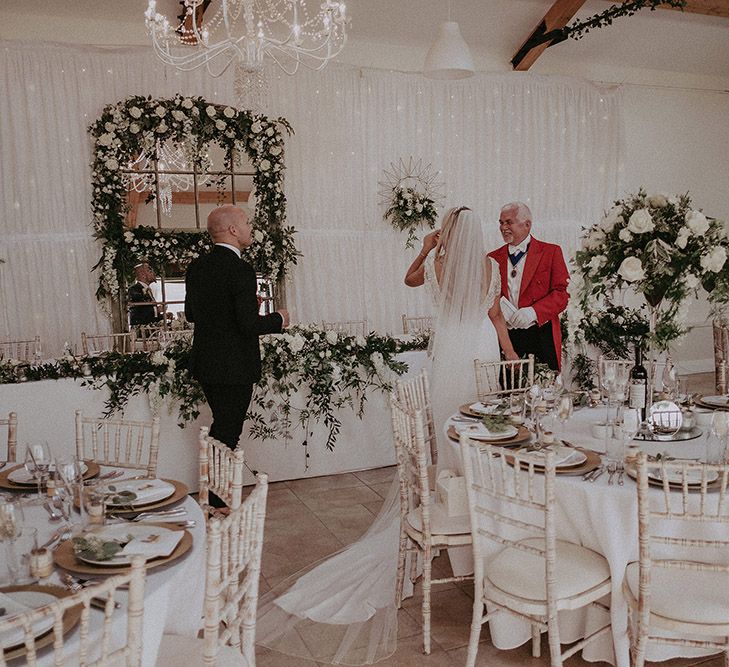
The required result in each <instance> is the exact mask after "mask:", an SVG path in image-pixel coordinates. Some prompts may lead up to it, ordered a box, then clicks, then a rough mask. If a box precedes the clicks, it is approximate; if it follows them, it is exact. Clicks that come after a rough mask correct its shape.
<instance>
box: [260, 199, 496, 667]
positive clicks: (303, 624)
mask: <svg viewBox="0 0 729 667" xmlns="http://www.w3.org/2000/svg"><path fill="white" fill-rule="evenodd" d="M442 230H443V232H442V234H441V241H440V242H439V245H438V247H437V248H436V251H437V252H440V253H441V255H442V257H443V258H444V259H445V261H444V262H443V271H442V278H441V280H440V284H439V281H437V280H436V278H435V270H434V266H433V259H432V257H429V258H428V260H429V263H428V264H426V268H425V273H426V283H427V284H428V285H429V288H430V291H431V295H432V297H433V301H434V306H435V309H436V313H437V317H436V328H435V343H434V345H433V346H432V355H431V356H432V369H431V383H430V385H431V389H432V393H431V399H432V403H433V408H434V414H435V428H436V432H437V434H438V436H439V438H438V457H439V463H441V462H445V464H446V467H453V465H455V463H454V460H453V448H452V447H450V445H448V444H447V443H445V442H444V440H443V437H442V433H441V430H442V425H443V423H444V419H445V418H446V416H447V415H448V414H450V412H452V410H453V409H454V408H455V407H456V406H457V405H459V401H460V403H463V402H467V401H470V400H473V399H474V397H475V395H476V393H475V380H474V373H473V359H474V358H476V357H478V358H481V359H498V358H499V345H498V340H497V337H496V332H495V330H494V328H493V325H492V324H491V322H490V320H489V319H488V316H487V314H486V312H487V310H488V306H487V305H486V302H487V300H488V304H491V303H493V300H494V298H498V293H499V291H500V280H499V273H498V269H496V270H491V271H489V273H490V274H491V281H490V284H489V281H487V280H486V279H485V274H484V269H485V267H486V266H487V264H486V262H487V261H488V260H486V258H485V244H484V237H483V228H482V226H481V222H480V221H479V220H478V219H477V218H476V217H475V216H474V215H473V213H472V212H471V211H470V210H467V209H465V210H464V209H451V210H449V211H448V212H447V213H446V215H445V217H444V222H443V227H442ZM458 467H459V466H458ZM399 534H400V502H399V484H398V479H397V478H395V480H394V481H393V483H392V486H391V488H390V491H389V493H388V496H387V498H386V499H385V502H384V504H383V506H382V509H381V510H380V513H379V514H378V516H377V517H376V519H375V521H374V523H373V524H372V526H371V527H370V528H369V530H368V531H367V532H366V533H365V534H364V535H363V536H362V537H361V538H360V539H359V540H357V542H355V543H354V544H351V545H349V546H347V547H345V548H343V549H342V550H340V551H339V552H337V553H336V554H335V555H333V556H329V557H327V558H325V559H324V560H322V561H319V562H318V563H314V564H313V565H311V566H309V567H308V568H306V569H305V570H303V571H301V572H298V573H297V574H295V575H293V576H291V577H289V578H288V579H286V580H285V581H284V582H282V583H280V584H279V585H277V586H276V587H274V588H273V589H272V590H271V591H269V592H268V593H266V594H265V595H264V596H262V597H261V600H260V605H259V612H258V621H257V629H256V635H257V643H258V644H259V645H261V646H265V647H267V648H270V649H273V650H275V651H279V652H281V653H285V654H287V655H294V656H299V657H304V658H309V659H312V660H316V661H318V662H326V663H331V664H345V665H364V664H371V663H374V662H377V661H379V660H382V659H384V658H386V657H388V656H390V655H392V654H393V653H394V652H395V649H396V647H397V609H396V607H395V586H396V580H397V554H398V540H399ZM406 571H409V568H408V569H406ZM405 586H406V589H405V591H404V594H405V595H406V596H408V595H410V594H411V593H412V585H411V584H410V581H409V579H408V578H407V577H406V578H405ZM408 589H409V590H408Z"/></svg>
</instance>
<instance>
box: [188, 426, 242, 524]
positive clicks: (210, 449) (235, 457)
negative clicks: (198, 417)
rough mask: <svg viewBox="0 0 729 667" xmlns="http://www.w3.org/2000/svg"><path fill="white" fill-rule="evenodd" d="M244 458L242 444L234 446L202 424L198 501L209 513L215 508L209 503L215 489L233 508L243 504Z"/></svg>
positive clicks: (206, 512)
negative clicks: (218, 438) (217, 436)
mask: <svg viewBox="0 0 729 667" xmlns="http://www.w3.org/2000/svg"><path fill="white" fill-rule="evenodd" d="M244 462H245V457H244V455H243V450H242V449H241V448H240V447H236V448H235V449H230V448H229V447H228V446H227V445H225V444H223V443H222V442H220V441H219V440H216V439H215V438H211V437H210V436H209V435H208V429H207V427H206V426H202V427H201V428H200V438H199V456H198V463H199V470H200V483H199V488H198V490H199V495H198V502H199V503H200V506H201V507H202V509H203V512H204V514H205V516H206V517H207V516H208V515H209V514H210V513H211V511H212V510H213V509H214V508H212V507H210V504H209V501H210V492H211V491H212V492H213V493H214V494H215V495H216V496H218V498H220V499H221V500H222V501H223V502H224V503H225V504H226V505H227V506H228V507H229V508H230V509H238V508H239V507H240V504H241V500H242V496H243V466H244Z"/></svg>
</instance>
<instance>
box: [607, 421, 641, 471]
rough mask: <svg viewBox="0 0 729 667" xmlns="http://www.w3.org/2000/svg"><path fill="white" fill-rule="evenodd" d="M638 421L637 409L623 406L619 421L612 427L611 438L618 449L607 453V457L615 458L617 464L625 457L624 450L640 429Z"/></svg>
mask: <svg viewBox="0 0 729 667" xmlns="http://www.w3.org/2000/svg"><path fill="white" fill-rule="evenodd" d="M640 423H641V418H640V410H639V409H637V408H623V414H622V416H621V419H620V423H619V424H616V426H615V428H614V429H613V440H615V441H616V442H617V445H618V447H619V449H618V450H617V451H610V452H609V454H608V458H609V459H613V460H615V461H616V462H617V463H618V464H619V465H620V464H622V462H623V460H624V459H625V450H626V448H627V447H628V445H629V444H630V443H631V441H632V440H633V438H635V436H636V434H637V433H638V431H639V430H640ZM611 449H612V448H611ZM611 455H612V456H611Z"/></svg>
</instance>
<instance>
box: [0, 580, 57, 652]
mask: <svg viewBox="0 0 729 667" xmlns="http://www.w3.org/2000/svg"><path fill="white" fill-rule="evenodd" d="M24 595H26V596H27V595H29V594H28V593H24V592H20V591H19V592H17V593H11V594H9V595H8V594H5V593H0V607H4V608H5V614H3V616H0V620H6V619H9V618H11V617H12V616H17V615H18V614H22V613H23V612H26V611H30V610H31V609H35V606H29V605H26V604H23V603H22V602H21V601H20V600H18V599H16V596H19V597H22V596H24ZM33 597H38V596H33ZM40 597H41V599H39V602H40V604H39V605H38V606H42V605H44V604H46V603H47V602H48V601H49V600H48V599H46V598H50V599H53V597H52V596H47V595H42V596H40ZM53 620H54V619H53V618H52V617H51V618H44V619H41V620H39V621H36V622H35V623H34V625H33V634H34V635H35V636H36V637H38V636H39V635H42V634H43V633H45V632H47V631H48V630H50V629H51V628H52V627H53ZM24 637H25V631H24V630H23V628H13V629H12V630H6V631H5V632H0V647H2V648H8V647H10V646H16V645H18V644H21V643H22V642H23V639H24Z"/></svg>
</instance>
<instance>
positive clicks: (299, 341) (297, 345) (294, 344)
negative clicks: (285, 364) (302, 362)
mask: <svg viewBox="0 0 729 667" xmlns="http://www.w3.org/2000/svg"><path fill="white" fill-rule="evenodd" d="M305 344H306V341H305V340H304V337H303V336H302V335H301V334H296V335H295V336H294V337H293V340H292V341H291V343H290V345H291V351H292V352H293V353H294V354H298V353H299V352H301V350H302V349H303V348H304V345H305Z"/></svg>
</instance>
